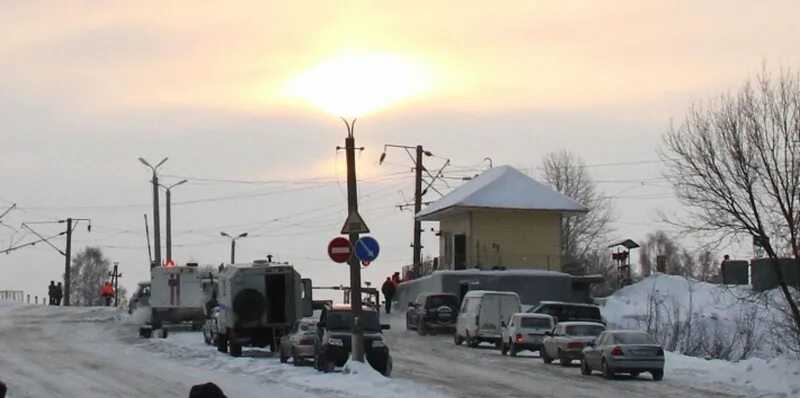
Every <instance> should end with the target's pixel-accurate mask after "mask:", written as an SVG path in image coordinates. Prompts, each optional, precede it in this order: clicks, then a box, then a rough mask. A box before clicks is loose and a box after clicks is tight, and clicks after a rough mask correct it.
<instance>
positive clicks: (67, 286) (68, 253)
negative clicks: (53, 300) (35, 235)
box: [64, 218, 72, 307]
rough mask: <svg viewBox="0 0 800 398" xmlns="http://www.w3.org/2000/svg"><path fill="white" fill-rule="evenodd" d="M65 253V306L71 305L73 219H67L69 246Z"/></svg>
mask: <svg viewBox="0 0 800 398" xmlns="http://www.w3.org/2000/svg"><path fill="white" fill-rule="evenodd" d="M65 253H66V254H64V259H65V261H64V306H65V307H69V292H70V281H71V280H72V276H71V275H70V261H71V260H72V219H71V218H68V219H67V248H66V250H65Z"/></svg>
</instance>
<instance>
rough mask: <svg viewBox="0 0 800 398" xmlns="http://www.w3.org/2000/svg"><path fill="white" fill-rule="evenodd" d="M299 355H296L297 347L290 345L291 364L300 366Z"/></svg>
mask: <svg viewBox="0 0 800 398" xmlns="http://www.w3.org/2000/svg"><path fill="white" fill-rule="evenodd" d="M300 362H301V360H300V356H298V355H297V349H296V348H294V347H292V364H294V366H300Z"/></svg>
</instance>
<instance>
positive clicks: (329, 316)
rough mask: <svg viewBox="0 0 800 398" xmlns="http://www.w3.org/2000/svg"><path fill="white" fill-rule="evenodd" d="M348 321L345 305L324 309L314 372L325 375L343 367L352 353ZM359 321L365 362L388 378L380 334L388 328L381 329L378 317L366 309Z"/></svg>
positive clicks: (389, 360) (389, 361)
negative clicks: (362, 327) (361, 328)
mask: <svg viewBox="0 0 800 398" xmlns="http://www.w3.org/2000/svg"><path fill="white" fill-rule="evenodd" d="M352 319H353V313H352V312H351V310H350V306H349V305H347V306H343V305H334V306H326V307H325V308H323V309H322V313H321V314H320V318H319V323H317V338H316V341H315V344H314V368H316V369H317V370H319V371H323V372H326V373H327V372H332V371H333V370H334V368H336V367H342V366H344V364H345V363H347V360H348V359H349V358H350V353H351V352H352V338H351V337H352V335H351V322H352ZM362 321H363V326H364V353H365V356H366V359H367V362H369V364H370V365H371V366H372V367H373V368H374V369H375V370H377V371H378V372H380V373H381V374H383V375H384V376H387V377H388V376H389V374H390V373H391V372H392V358H391V356H390V355H389V347H388V346H386V342H385V341H384V340H383V334H382V332H381V331H382V330H383V329H388V328H389V325H381V324H380V321H379V320H378V313H377V312H375V311H374V310H372V309H369V308H364V310H363V312H362Z"/></svg>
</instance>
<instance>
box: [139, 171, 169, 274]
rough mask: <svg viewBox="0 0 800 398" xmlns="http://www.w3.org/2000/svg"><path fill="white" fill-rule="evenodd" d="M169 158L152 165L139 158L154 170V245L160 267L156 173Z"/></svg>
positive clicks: (159, 225) (159, 230)
mask: <svg viewBox="0 0 800 398" xmlns="http://www.w3.org/2000/svg"><path fill="white" fill-rule="evenodd" d="M167 159H169V158H164V159H162V160H161V161H160V162H158V164H156V165H155V166H151V165H150V163H147V161H146V160H144V158H139V161H140V162H142V163H143V164H144V165H145V166H147V167H149V168H150V170H152V171H153V181H152V182H153V246H155V249H156V250H155V254H156V265H157V266H159V267H160V266H162V265H163V264H161V223H160V219H159V216H158V174H157V173H156V170H158V168H159V167H161V165H162V164H164V162H166V161H167Z"/></svg>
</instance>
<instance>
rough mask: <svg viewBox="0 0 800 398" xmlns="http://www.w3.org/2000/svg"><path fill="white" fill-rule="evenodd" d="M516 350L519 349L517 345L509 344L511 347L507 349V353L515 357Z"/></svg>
mask: <svg viewBox="0 0 800 398" xmlns="http://www.w3.org/2000/svg"><path fill="white" fill-rule="evenodd" d="M518 351H519V349H518V348H517V346H515V345H514V344H511V349H509V350H508V353H509V355H511V356H512V357H515V356H517V352H518Z"/></svg>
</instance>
